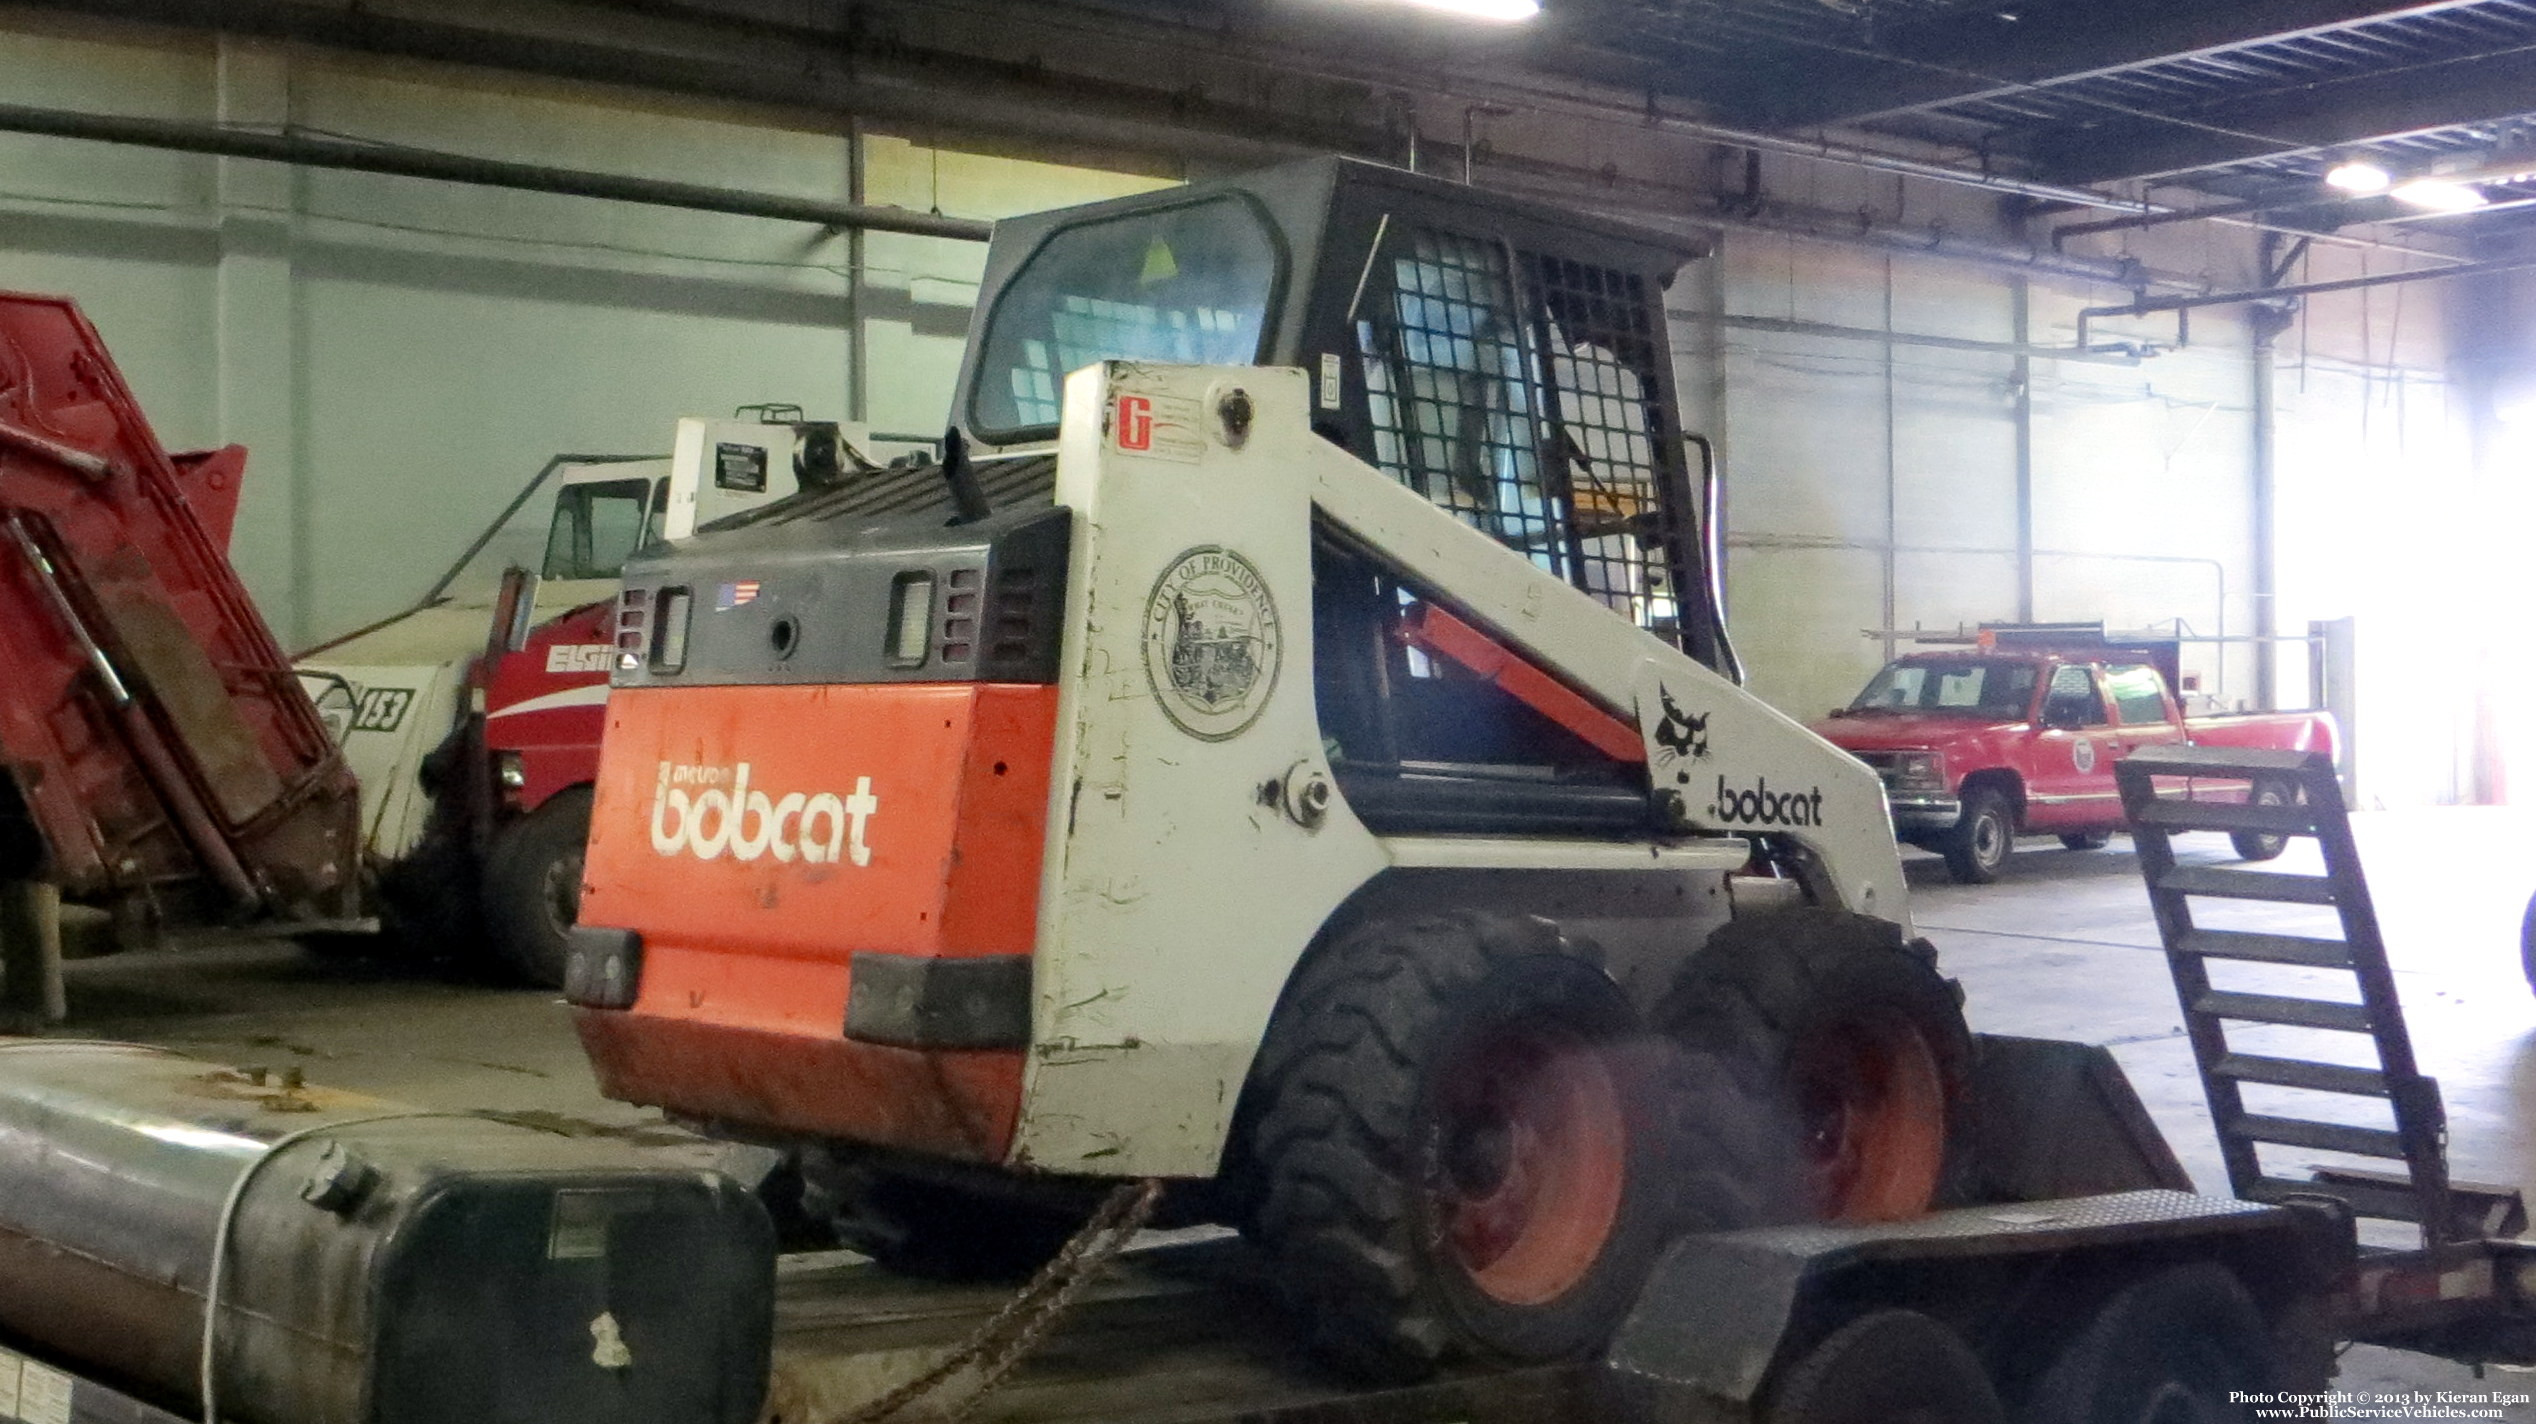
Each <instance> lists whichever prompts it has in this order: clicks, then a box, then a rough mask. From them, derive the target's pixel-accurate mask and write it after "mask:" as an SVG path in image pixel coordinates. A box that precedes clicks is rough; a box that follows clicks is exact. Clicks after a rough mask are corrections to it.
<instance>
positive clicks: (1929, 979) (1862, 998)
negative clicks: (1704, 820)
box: [1656, 907, 1972, 1222]
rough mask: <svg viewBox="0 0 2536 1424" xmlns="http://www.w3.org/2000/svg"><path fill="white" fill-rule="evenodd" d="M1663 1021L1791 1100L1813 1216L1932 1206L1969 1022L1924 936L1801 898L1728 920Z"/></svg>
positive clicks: (1748, 1085) (1954, 1112) (1747, 1083)
mask: <svg viewBox="0 0 2536 1424" xmlns="http://www.w3.org/2000/svg"><path fill="white" fill-rule="evenodd" d="M1656 1017H1657V1022H1658V1024H1659V1026H1660V1027H1662V1028H1663V1029H1664V1030H1665V1031H1666V1032H1667V1033H1668V1034H1670V1035H1671V1036H1673V1037H1674V1038H1675V1039H1676V1040H1678V1041H1679V1042H1681V1043H1682V1044H1683V1045H1684V1046H1685V1047H1686V1048H1688V1049H1690V1050H1691V1051H1693V1052H1695V1053H1701V1054H1706V1055H1709V1056H1712V1057H1714V1058H1715V1059H1717V1060H1718V1061H1720V1062H1723V1063H1725V1064H1727V1065H1729V1066H1730V1067H1732V1068H1733V1070H1734V1071H1735V1072H1736V1073H1737V1074H1738V1075H1739V1076H1740V1080H1741V1085H1742V1090H1743V1092H1744V1094H1745V1095H1746V1096H1747V1097H1748V1098H1750V1099H1752V1100H1754V1101H1765V1100H1775V1101H1779V1102H1784V1103H1786V1104H1787V1105H1788V1111H1789V1112H1790V1114H1791V1116H1792V1118H1793V1123H1794V1130H1795V1136H1796V1140H1797V1146H1798V1151H1799V1154H1800V1157H1801V1160H1802V1164H1803V1171H1804V1186H1803V1189H1802V1191H1801V1193H1800V1195H1799V1200H1800V1202H1801V1203H1802V1204H1803V1206H1804V1207H1805V1208H1806V1209H1808V1210H1809V1211H1810V1214H1811V1216H1812V1217H1813V1218H1814V1219H1818V1220H1825V1221H1849V1222H1871V1221H1900V1220H1906V1219H1908V1218H1911V1217H1914V1216H1918V1215H1920V1214H1921V1213H1923V1212H1925V1211H1927V1210H1928V1209H1929V1207H1930V1206H1931V1205H1932V1204H1933V1203H1934V1202H1935V1200H1936V1197H1937V1193H1938V1189H1939V1186H1940V1184H1941V1183H1942V1181H1943V1180H1944V1178H1945V1174H1946V1169H1947V1166H1948V1159H1949V1157H1950V1156H1952V1155H1953V1152H1952V1148H1953V1144H1954V1140H1955V1138H1956V1137H1957V1136H1958V1133H1959V1118H1960V1112H1959V1105H1960V1104H1961V1103H1962V1102H1963V1101H1964V1098H1965V1094H1966V1089H1967V1085H1968V1083H1969V1081H1970V1073H1971V1063H1972V1033H1971V1030H1969V1029H1968V1028H1966V1027H1965V1025H1964V1016H1963V1010H1962V1008H1961V1007H1960V1006H1959V1005H1958V1003H1957V1000H1956V996H1955V989H1954V986H1953V985H1952V984H1950V983H1948V982H1947V981H1946V980H1945V979H1944V978H1941V977H1940V976H1939V975H1938V972H1937V967H1936V954H1935V951H1933V950H1930V949H1928V948H1927V946H1926V943H1925V941H1911V942H1908V943H1906V942H1905V941H1904V940H1903V938H1902V929H1901V927H1900V926H1899V925H1896V924H1894V923H1893V922H1892V921H1890V920H1880V919H1877V918H1875V917H1873V916H1871V915H1859V914H1851V913H1849V912H1847V911H1841V910H1825V909H1815V908H1811V907H1808V908H1801V909H1790V910H1781V911H1777V912H1775V913H1770V914H1758V915H1751V916H1747V917H1745V918H1741V919H1736V920H1731V921H1729V922H1727V924H1726V925H1725V926H1724V927H1722V928H1720V929H1719V930H1718V931H1717V932H1716V933H1715V934H1712V935H1710V936H1709V938H1708V943H1706V944H1704V945H1702V946H1701V947H1700V950H1699V952H1698V953H1697V954H1695V955H1693V956H1692V957H1691V959H1690V961H1689V962H1688V963H1686V964H1684V965H1683V966H1682V970H1681V972H1680V974H1679V975H1678V976H1677V977H1676V979H1675V981H1674V985H1673V988H1672V990H1671V992H1670V993H1668V994H1667V995H1666V997H1665V1000H1664V1002H1663V1004H1662V1005H1661V1006H1660V1007H1659V1008H1658V1010H1657V1015H1656Z"/></svg>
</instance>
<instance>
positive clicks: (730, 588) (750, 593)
mask: <svg viewBox="0 0 2536 1424" xmlns="http://www.w3.org/2000/svg"><path fill="white" fill-rule="evenodd" d="M756 601H757V580H755V579H741V580H740V581H739V582H738V583H726V584H724V585H722V591H721V592H720V593H719V594H717V595H715V597H714V600H713V606H714V608H715V609H716V610H717V611H719V612H725V613H727V612H729V611H730V610H732V609H734V608H737V607H739V606H740V605H741V604H743V603H755V602H756Z"/></svg>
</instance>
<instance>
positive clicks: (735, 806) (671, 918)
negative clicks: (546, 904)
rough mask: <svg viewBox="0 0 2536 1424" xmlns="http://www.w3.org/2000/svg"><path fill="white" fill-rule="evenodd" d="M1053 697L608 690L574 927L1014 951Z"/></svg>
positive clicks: (1029, 923) (663, 939) (759, 949)
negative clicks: (603, 740)
mask: <svg viewBox="0 0 2536 1424" xmlns="http://www.w3.org/2000/svg"><path fill="white" fill-rule="evenodd" d="M1056 707H1057V690H1056V689H1055V688H1053V687H1039V686H1015V685H1006V684H995V683H985V684H980V683H947V684H946V683H916V684H901V685H896V686H890V685H880V686H857V687H765V686H758V687H680V688H623V689H620V690H619V691H617V692H616V694H615V695H613V696H611V697H610V698H609V699H608V730H607V740H606V743H605V748H604V751H603V753H602V756H601V760H600V767H599V784H598V799H597V801H596V803H595V805H594V806H593V808H592V811H591V818H590V844H589V856H588V861H587V866H586V868H585V870H584V872H583V880H584V888H583V891H582V900H581V922H582V923H583V924H590V925H609V926H618V927H623V928H629V929H636V930H640V931H641V932H642V935H643V939H644V942H645V943H646V944H647V945H653V944H669V945H678V946H681V947H684V948H690V949H699V950H711V951H725V952H730V953H736V954H747V955H756V956H768V957H776V958H797V959H812V960H820V961H825V962H827V963H831V964H839V965H842V964H843V963H844V962H845V960H846V958H847V956H849V955H851V954H854V953H856V952H858V951H864V950H878V951H882V952H886V953H891V954H929V955H977V954H1026V953H1028V952H1029V951H1030V947H1031V943H1032V940H1033V939H1034V938H1035V935H1036V928H1037V923H1038V895H1039V859H1040V853H1041V850H1042V847H1043V843H1044V842H1045V840H1046V826H1047V806H1048V760H1049V757H1050V755H1051V743H1052V740H1053V738H1054V736H1055V731H1056ZM954 906H956V907H957V908H956V910H955V909H954ZM946 916H949V917H950V918H949V919H948V921H946Z"/></svg>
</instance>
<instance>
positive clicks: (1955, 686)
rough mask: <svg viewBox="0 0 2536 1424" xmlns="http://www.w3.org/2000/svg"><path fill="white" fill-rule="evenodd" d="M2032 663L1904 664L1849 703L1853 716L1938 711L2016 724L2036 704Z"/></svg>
mask: <svg viewBox="0 0 2536 1424" xmlns="http://www.w3.org/2000/svg"><path fill="white" fill-rule="evenodd" d="M2034 678H2035V670H2034V664H2032V663H2011V662H1982V661H1976V660H1973V659H1966V660H1964V661H1962V662H1952V663H1947V662H1902V663H1887V664H1885V668H1884V671H1882V672H1880V673H1877V674H1876V676H1875V680H1874V681H1872V682H1870V683H1868V684H1867V690H1866V691H1864V692H1861V693H1859V694H1858V700H1857V701H1855V702H1852V703H1850V704H1849V710H1850V711H1852V712H1934V713H1937V714H1938V715H1940V716H1951V717H1981V718H1986V719H1988V720H1990V721H1995V722H2009V721H2015V720H2017V719H2018V718H2021V717H2023V716H2024V715H2025V714H2026V709H2027V708H2028V707H2029V706H2031V705H2032V704H2033V701H2034Z"/></svg>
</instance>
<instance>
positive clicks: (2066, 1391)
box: [2026, 1261, 2278, 1424]
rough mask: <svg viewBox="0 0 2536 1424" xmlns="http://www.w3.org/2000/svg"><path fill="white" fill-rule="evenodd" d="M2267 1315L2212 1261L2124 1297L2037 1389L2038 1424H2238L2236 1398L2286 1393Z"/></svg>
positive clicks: (2240, 1409)
mask: <svg viewBox="0 0 2536 1424" xmlns="http://www.w3.org/2000/svg"><path fill="white" fill-rule="evenodd" d="M2277 1360H2278V1356H2277V1352H2276V1351H2275V1349H2274V1347H2273V1343H2272V1334H2271V1331H2270V1329H2269V1328H2268V1327H2267V1326H2266V1325H2265V1323H2264V1320H2263V1312H2262V1311H2261V1310H2259V1309H2257V1308H2256V1306H2255V1304H2254V1299H2253V1297H2251V1296H2249V1295H2247V1294H2246V1290H2245V1287H2244V1285H2242V1284H2241V1283H2239V1281H2238V1280H2237V1278H2236V1277H2235V1276H2234V1275H2233V1274H2231V1273H2230V1272H2229V1271H2228V1270H2227V1268H2225V1267H2223V1266H2219V1265H2215V1264H2213V1263H2210V1262H2207V1261H2204V1262H2197V1263H2195V1264H2193V1265H2189V1266H2176V1267H2172V1268H2170V1269H2168V1270H2164V1271H2160V1272H2159V1273H2157V1274H2156V1275H2153V1276H2150V1277H2148V1278H2147V1279H2146V1280H2143V1281H2140V1282H2138V1283H2136V1284H2134V1285H2131V1286H2128V1287H2126V1288H2124V1289H2123V1290H2121V1291H2119V1292H2117V1293H2116V1294H2115V1295H2114V1297H2113V1298H2112V1299H2111V1300H2109V1301H2107V1302H2106V1303H2105V1306H2104V1308H2103V1309H2101V1310H2099V1311H2098V1312H2097V1313H2096V1316H2095V1318H2094V1319H2092V1320H2090V1321H2089V1322H2088V1323H2087V1325H2086V1328H2084V1329H2083V1330H2081V1331H2079V1333H2078V1336H2077V1338H2076V1339H2074V1340H2072V1341H2071V1342H2070V1343H2069V1344H2068V1345H2067V1346H2066V1347H2064V1348H2063V1349H2062V1351H2061V1353H2060V1355H2059V1357H2058V1358H2057V1359H2055V1360H2054V1361H2053V1362H2052V1364H2051V1367H2050V1368H2049V1369H2047V1370H2046V1371H2045V1372H2044V1375H2043V1380H2042V1383H2041V1384H2040V1385H2038V1386H2036V1388H2035V1392H2034V1399H2033V1404H2032V1407H2031V1408H2030V1409H2029V1410H2028V1411H2027V1416H2026V1417H2027V1419H2028V1420H2029V1421H2031V1424H2235V1421H2238V1420H2241V1419H2244V1418H2245V1417H2246V1415H2245V1413H2244V1406H2243V1405H2241V1404H2238V1403H2236V1402H2234V1401H2233V1400H2232V1398H2231V1396H2233V1395H2242V1394H2250V1393H2261V1392H2264V1391H2268V1390H2272V1389H2275V1388H2277V1387H2278V1384H2277V1380H2276V1378H2275V1376H2276V1375H2277V1373H2278V1370H2277Z"/></svg>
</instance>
